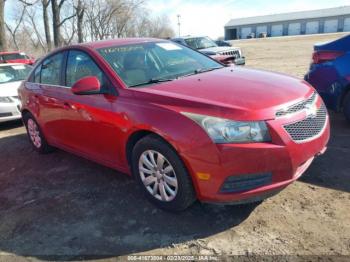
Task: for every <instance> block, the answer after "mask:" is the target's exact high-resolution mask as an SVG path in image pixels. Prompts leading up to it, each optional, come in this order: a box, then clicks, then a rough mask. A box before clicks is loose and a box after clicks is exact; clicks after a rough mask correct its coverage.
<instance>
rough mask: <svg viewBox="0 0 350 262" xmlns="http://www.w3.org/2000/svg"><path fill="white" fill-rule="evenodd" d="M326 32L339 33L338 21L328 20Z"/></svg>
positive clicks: (325, 25)
mask: <svg viewBox="0 0 350 262" xmlns="http://www.w3.org/2000/svg"><path fill="white" fill-rule="evenodd" d="M324 32H325V33H335V32H338V19H333V20H326V21H325V22H324Z"/></svg>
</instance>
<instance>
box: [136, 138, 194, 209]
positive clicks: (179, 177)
mask: <svg viewBox="0 0 350 262" xmlns="http://www.w3.org/2000/svg"><path fill="white" fill-rule="evenodd" d="M132 171H133V175H134V176H135V178H136V179H137V181H138V183H139V184H140V186H141V188H142V189H143V191H144V193H145V194H146V196H147V198H148V199H149V200H150V201H151V202H152V203H154V204H155V205H156V206H158V207H160V208H162V209H165V210H169V211H181V210H184V209H186V208H187V207H189V206H190V205H192V204H193V203H194V201H195V200H196V196H195V192H194V189H193V185H192V180H191V178H190V176H189V174H188V172H187V170H186V168H185V166H184V164H183V162H182V160H181V159H180V157H179V156H178V154H177V153H176V151H175V150H174V149H173V148H172V147H171V146H170V145H168V144H167V143H166V142H165V141H163V140H162V139H161V138H158V137H157V136H155V135H149V136H146V137H144V138H143V139H141V140H140V141H138V142H137V143H136V145H135V147H134V149H133V152H132Z"/></svg>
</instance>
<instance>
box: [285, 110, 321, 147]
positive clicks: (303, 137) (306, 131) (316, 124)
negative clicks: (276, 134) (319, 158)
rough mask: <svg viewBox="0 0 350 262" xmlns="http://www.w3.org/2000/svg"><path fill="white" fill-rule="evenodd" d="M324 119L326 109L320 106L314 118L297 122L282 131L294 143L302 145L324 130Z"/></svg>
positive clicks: (286, 126)
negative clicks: (285, 132) (284, 131)
mask: <svg viewBox="0 0 350 262" xmlns="http://www.w3.org/2000/svg"><path fill="white" fill-rule="evenodd" d="M326 119H327V109H326V107H325V105H324V104H322V105H321V107H320V108H319V109H318V111H317V113H316V115H315V116H314V117H308V118H305V119H304V120H301V121H299V122H295V123H293V124H288V125H285V126H284V129H285V130H286V131H287V133H288V134H289V135H290V136H291V138H292V139H293V140H294V141H295V142H297V143H302V142H305V141H308V140H311V139H312V138H314V137H317V136H318V135H319V134H320V133H321V132H322V130H323V129H324V127H325V125H326Z"/></svg>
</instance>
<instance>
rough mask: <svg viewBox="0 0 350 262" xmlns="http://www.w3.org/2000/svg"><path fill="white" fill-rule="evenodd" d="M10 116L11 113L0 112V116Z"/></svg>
mask: <svg viewBox="0 0 350 262" xmlns="http://www.w3.org/2000/svg"><path fill="white" fill-rule="evenodd" d="M8 116H12V113H0V117H8Z"/></svg>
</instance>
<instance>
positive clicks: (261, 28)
mask: <svg viewBox="0 0 350 262" xmlns="http://www.w3.org/2000/svg"><path fill="white" fill-rule="evenodd" d="M261 33H266V34H267V26H266V25H260V26H257V27H256V37H259V35H260V34H261Z"/></svg>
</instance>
